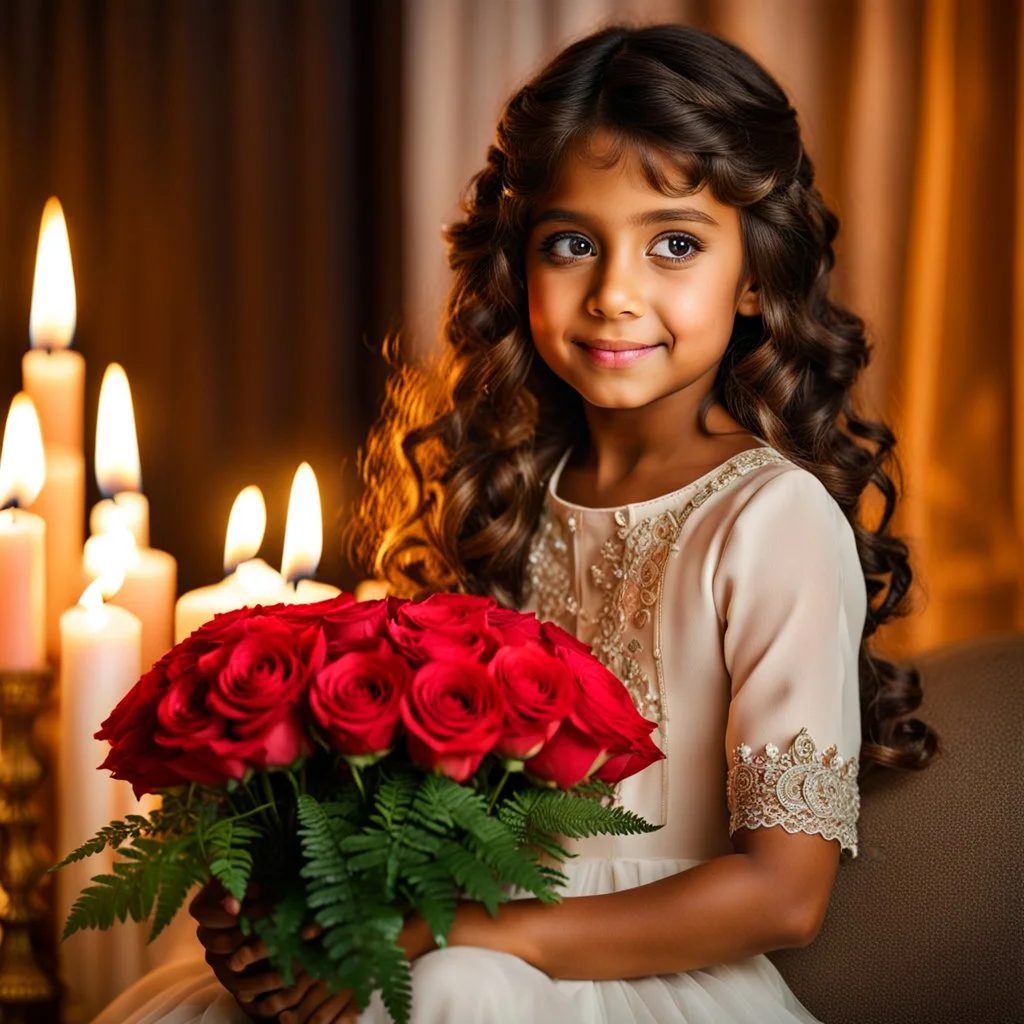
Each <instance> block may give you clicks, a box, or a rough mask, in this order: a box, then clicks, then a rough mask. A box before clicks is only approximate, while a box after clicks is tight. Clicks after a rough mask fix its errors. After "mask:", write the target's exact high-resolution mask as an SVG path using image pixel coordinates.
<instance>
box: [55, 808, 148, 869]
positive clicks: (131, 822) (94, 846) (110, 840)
mask: <svg viewBox="0 0 1024 1024" xmlns="http://www.w3.org/2000/svg"><path fill="white" fill-rule="evenodd" d="M155 831H156V827H155V826H154V824H153V823H152V822H151V821H150V819H149V818H144V817H142V815H141V814H128V815H126V816H125V819H124V821H112V822H111V823H110V824H109V825H104V826H103V828H101V829H100V830H99V832H97V833H96V835H94V836H93V837H92V839H88V840H86V841H85V842H84V843H82V845H81V846H79V847H78V849H77V850H72V851H71V853H69V854H68V855H67V856H66V857H65V858H64V859H63V860H62V861H61V862H60V863H59V864H55V865H54V866H53V867H52V868H50V871H56V870H57V869H58V868H62V867H65V866H66V865H67V864H74V863H75V862H76V861H79V860H85V858H86V857H91V856H92V855H93V854H94V853H100V852H101V851H103V850H105V849H107V847H110V848H111V849H114V850H116V849H117V848H118V847H119V846H122V845H124V843H126V842H127V841H128V840H129V839H134V838H136V837H137V836H141V835H149V834H151V833H152V832H155Z"/></svg>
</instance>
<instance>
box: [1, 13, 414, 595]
mask: <svg viewBox="0 0 1024 1024" xmlns="http://www.w3.org/2000/svg"><path fill="white" fill-rule="evenodd" d="M398 14H399V6H398V4H397V3H395V2H383V3H381V2H370V0H364V2H359V0H303V2H301V3H292V2H290V0H247V2H241V0H237V2H225V3H209V2H206V0H179V2H174V3H170V2H158V0H152V2H146V3H135V2H131V0H109V2H105V3H104V2H84V0H62V2H55V0H0V401H2V403H3V408H4V414H6V407H7V403H8V402H9V401H10V398H11V396H12V395H13V394H14V392H15V391H17V390H18V388H19V387H20V366H19V360H20V358H21V354H22V352H23V351H24V350H25V349H26V348H27V346H28V314H29V306H30V294H31V284H32V273H33V261H34V258H35V246H36V238H37V233H38V230H39V217H40V214H41V211H42V208H43V204H44V202H45V200H46V198H47V197H48V196H49V195H51V194H56V195H57V196H58V197H59V198H60V199H61V201H62V203H63V205H64V209H65V213H66V216H67V220H68V226H69V233H70V238H71V245H72V250H73V258H74V263H75V272H76V280H77V286H78V330H77V337H76V340H75V346H76V348H77V349H78V350H79V351H81V352H82V353H83V354H84V356H85V358H86V361H87V400H86V410H87V421H86V440H87V446H88V445H91V443H92V437H93V433H94V427H95V413H96V403H97V399H98V393H99V382H100V378H101V375H102V373H103V370H104V368H105V367H106V365H107V363H109V362H111V361H117V362H120V363H122V364H123V365H124V367H125V369H126V371H127V373H128V377H129V380H130V382H131V385H132V388H133V392H134V397H135V408H136V415H137V419H138V429H139V443H140V449H141V456H142V470H143V483H144V489H145V492H146V494H147V495H148V497H149V499H150V502H151V506H152V521H153V543H154V546H156V547H160V548H164V549H166V550H168V551H170V552H171V553H172V554H174V555H175V556H176V557H177V559H178V561H179V584H180V589H182V590H184V589H188V588H191V587H194V586H198V585H202V584H207V583H212V582H215V581H216V580H217V579H218V578H219V574H220V564H221V557H222V555H221V551H222V546H223V540H224V530H225V527H226V524H227V514H228V510H229V509H230V506H231V502H232V500H233V498H234V496H235V494H236V493H237V492H238V491H239V490H240V489H241V487H243V486H244V485H246V484H249V483H256V484H259V485H260V486H261V487H262V488H263V490H264V493H265V495H266V497H267V503H268V511H269V525H268V533H267V539H266V541H265V543H264V547H263V552H262V553H263V554H264V556H265V557H266V558H267V560H268V561H270V562H271V563H279V560H280V555H281V543H282V539H283V534H284V522H285V512H286V506H287V500H288V489H289V485H290V481H291V476H292V474H293V472H294V470H295V468H296V466H297V465H298V464H299V462H301V461H302V460H308V461H309V462H310V463H312V465H313V467H314V469H315V470H316V472H317V475H318V477H319V481H320V485H321V491H322V497H323V503H324V519H325V531H324V535H325V539H324V558H323V561H322V563H321V571H320V578H322V579H328V580H331V581H334V582H339V583H342V584H346V583H347V584H351V583H352V582H353V578H352V574H351V572H350V571H349V569H348V567H347V565H346V564H345V563H344V561H343V559H342V556H341V551H340V525H341V523H340V511H339V510H340V509H341V508H342V506H343V504H344V502H345V501H346V500H348V499H350V498H352V497H353V496H354V495H353V491H354V488H355V480H354V473H353V466H354V458H355V453H356V450H357V447H358V445H359V444H360V442H361V439H362V437H363V436H364V434H365V430H366V427H367V425H368V423H369V421H370V418H371V416H372V413H373V410H374V407H375V403H376V400H377V394H378V387H379V383H380V376H381V369H380V362H379V360H378V358H377V356H376V355H375V354H374V353H375V349H377V348H379V342H380V339H382V338H383V336H384V334H385V333H386V332H387V330H388V329H389V328H390V327H391V326H392V323H393V321H394V320H395V318H396V316H397V313H398V304H399V301H400V291H399V289H400V268H401V262H400V258H399V244H400V243H399V230H398V224H399V213H400V209H399V200H398V189H397V152H396V149H397V137H398V136H397V132H398V125H399V123H400V122H399V116H398V114H399V112H398V98H399V91H400V81H401V78H400V62H399V60H398V59H397V46H398ZM91 460H92V450H91V447H87V461H88V463H89V464H90V465H91ZM89 476H90V485H91V488H92V493H91V496H90V500H95V498H96V497H97V495H96V492H95V482H94V481H92V479H91V477H92V473H91V470H90V473H89Z"/></svg>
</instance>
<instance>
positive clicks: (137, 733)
mask: <svg viewBox="0 0 1024 1024" xmlns="http://www.w3.org/2000/svg"><path fill="white" fill-rule="evenodd" d="M170 657H171V655H170V654H166V655H164V657H163V658H161V659H160V660H159V661H158V662H156V664H155V665H153V667H152V668H151V669H150V670H149V671H148V672H147V673H146V674H145V675H144V676H143V677H142V678H141V679H140V680H139V681H138V682H137V683H136V684H135V685H134V686H133V687H132V688H131V689H130V690H129V691H128V692H127V693H126V694H125V695H124V697H122V698H121V700H120V702H119V703H118V705H117V707H116V708H114V710H113V711H112V712H111V713H110V714H109V715H108V716H107V718H106V719H105V721H104V722H103V724H102V725H101V726H100V728H99V732H97V733H96V739H98V740H106V741H107V742H108V743H110V750H109V751H108V753H107V756H106V758H105V759H104V761H103V763H102V764H101V765H100V766H99V767H100V768H101V769H106V770H107V771H109V772H111V773H112V774H113V777H114V778H115V779H124V780H126V781H128V782H130V783H131V785H132V789H134V790H135V795H136V796H137V797H141V796H142V794H143V793H155V792H156V791H157V790H158V789H166V788H168V787H170V786H177V785H179V784H180V783H182V782H186V781H188V780H187V779H186V778H184V777H183V776H182V775H181V774H180V773H179V772H177V771H175V769H174V768H173V767H172V766H171V765H170V764H169V763H168V761H167V758H166V756H165V754H164V751H163V750H161V749H160V748H159V747H154V745H153V742H152V737H153V734H154V733H155V732H156V729H157V724H158V723H157V717H156V707H157V703H158V701H159V699H160V696H161V695H162V694H163V693H164V692H165V690H166V688H167V674H166V667H167V662H168V660H169V659H170Z"/></svg>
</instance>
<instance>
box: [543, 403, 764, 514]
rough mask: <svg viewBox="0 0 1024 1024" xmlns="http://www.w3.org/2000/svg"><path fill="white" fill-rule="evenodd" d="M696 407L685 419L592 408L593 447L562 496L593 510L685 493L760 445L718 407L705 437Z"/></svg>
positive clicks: (580, 454)
mask: <svg viewBox="0 0 1024 1024" xmlns="http://www.w3.org/2000/svg"><path fill="white" fill-rule="evenodd" d="M673 397H674V398H679V397H680V396H678V395H677V396H673ZM692 404H693V408H692V409H688V410H686V413H687V414H686V415H680V412H681V410H679V409H673V410H671V412H670V411H669V410H667V409H657V408H654V407H653V406H647V407H644V408H643V409H601V408H597V407H595V406H587V407H586V409H585V411H586V417H587V428H588V434H589V438H588V441H589V443H588V445H587V447H586V449H585V450H579V451H574V452H573V455H572V457H571V459H570V462H569V465H567V466H566V469H565V472H563V474H562V477H561V479H560V481H559V488H558V489H559V493H560V495H561V496H562V497H563V498H565V499H566V500H568V501H572V502H576V503H578V504H580V505H584V506H592V507H607V506H612V505H618V504H628V503H631V502H638V501H647V500H649V499H650V498H653V497H657V496H659V495H661V494H665V493H667V492H670V491H674V490H678V489H679V488H680V487H685V486H686V485H687V484H688V483H691V482H692V481H693V480H696V479H698V478H699V477H701V476H703V475H704V474H705V473H707V472H708V471H709V470H711V469H714V468H715V467H716V466H718V465H720V464H721V463H722V462H725V461H726V460H727V459H729V458H731V457H732V456H733V455H736V454H738V453H739V452H742V451H745V450H747V449H748V448H752V447H755V446H756V445H757V444H758V441H757V439H756V438H755V437H753V435H751V434H750V433H749V432H747V431H746V430H744V428H743V427H742V426H741V425H740V424H739V423H738V422H737V421H736V420H735V419H733V417H732V416H730V415H729V413H728V412H726V410H725V409H724V408H723V407H722V406H721V405H718V404H715V405H712V406H711V408H710V410H709V412H708V415H707V421H706V422H707V431H706V432H705V431H704V430H703V429H702V428H701V420H700V402H699V401H697V402H695V403H692ZM655 405H661V403H655Z"/></svg>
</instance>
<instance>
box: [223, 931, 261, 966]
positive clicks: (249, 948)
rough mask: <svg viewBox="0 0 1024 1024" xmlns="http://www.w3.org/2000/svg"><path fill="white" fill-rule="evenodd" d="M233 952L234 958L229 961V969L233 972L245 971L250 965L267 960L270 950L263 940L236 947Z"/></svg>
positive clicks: (255, 940)
mask: <svg viewBox="0 0 1024 1024" xmlns="http://www.w3.org/2000/svg"><path fill="white" fill-rule="evenodd" d="M233 952H234V956H232V957H231V959H230V960H229V961H228V967H230V968H231V970H233V971H244V970H245V969H246V967H248V966H249V964H254V963H256V961H257V960H266V958H267V953H268V950H267V944H266V943H265V942H264V941H263V940H262V939H253V940H252V941H250V942H246V943H245V944H244V945H241V946H237V947H235V949H234V950H233Z"/></svg>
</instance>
